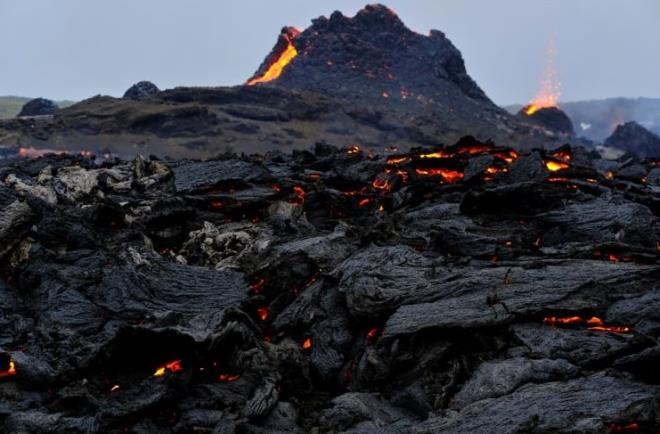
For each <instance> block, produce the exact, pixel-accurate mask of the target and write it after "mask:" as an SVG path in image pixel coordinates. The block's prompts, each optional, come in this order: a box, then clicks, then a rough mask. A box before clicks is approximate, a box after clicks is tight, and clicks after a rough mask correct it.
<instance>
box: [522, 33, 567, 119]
mask: <svg viewBox="0 0 660 434" xmlns="http://www.w3.org/2000/svg"><path fill="white" fill-rule="evenodd" d="M555 54H556V50H555V46H554V43H553V42H552V41H549V42H548V45H547V46H546V49H545V67H544V68H543V75H542V77H541V87H540V88H539V90H538V92H537V93H536V96H535V97H534V99H533V100H532V101H530V103H529V104H528V105H527V106H526V107H525V108H524V110H525V114H526V115H527V116H531V115H533V114H534V113H535V112H536V111H537V110H539V109H542V108H545V107H557V101H558V100H559V95H560V93H561V92H560V86H561V83H559V81H558V79H557V71H556V69H555Z"/></svg>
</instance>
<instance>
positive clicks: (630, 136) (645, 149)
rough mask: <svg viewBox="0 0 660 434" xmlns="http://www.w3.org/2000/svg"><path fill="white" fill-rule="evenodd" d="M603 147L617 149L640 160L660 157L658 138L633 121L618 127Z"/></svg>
mask: <svg viewBox="0 0 660 434" xmlns="http://www.w3.org/2000/svg"><path fill="white" fill-rule="evenodd" d="M605 146H611V147H613V148H619V149H622V150H624V151H628V152H630V153H632V154H634V155H638V156H639V157H641V158H651V157H660V137H658V136H657V135H655V134H653V133H652V132H650V131H649V130H647V129H646V128H644V127H643V126H641V125H640V124H638V123H637V122H634V121H631V122H626V123H625V124H621V125H618V126H617V127H616V129H615V130H614V132H613V133H612V135H611V136H609V137H608V138H607V139H605Z"/></svg>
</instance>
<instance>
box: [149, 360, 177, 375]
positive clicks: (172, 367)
mask: <svg viewBox="0 0 660 434" xmlns="http://www.w3.org/2000/svg"><path fill="white" fill-rule="evenodd" d="M166 371H169V372H172V373H175V372H179V371H183V367H181V360H174V361H172V362H169V363H166V364H164V365H163V366H160V367H159V368H158V369H156V372H154V374H153V376H154V377H162V376H163V375H165V372H166Z"/></svg>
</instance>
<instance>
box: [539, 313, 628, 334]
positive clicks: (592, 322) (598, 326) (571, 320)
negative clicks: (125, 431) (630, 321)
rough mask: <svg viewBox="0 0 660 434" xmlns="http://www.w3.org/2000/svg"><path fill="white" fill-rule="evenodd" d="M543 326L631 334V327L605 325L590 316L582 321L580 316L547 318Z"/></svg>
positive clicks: (598, 319) (595, 317) (600, 320)
mask: <svg viewBox="0 0 660 434" xmlns="http://www.w3.org/2000/svg"><path fill="white" fill-rule="evenodd" d="M543 324H547V325H551V326H559V327H561V326H564V327H566V326H586V327H587V329H588V330H591V331H596V332H610V333H630V332H632V328H631V327H627V326H614V325H605V323H604V322H603V320H602V319H600V318H598V317H597V316H592V317H591V318H589V319H584V318H582V317H581V316H577V315H576V316H567V317H556V316H548V317H545V318H544V319H543Z"/></svg>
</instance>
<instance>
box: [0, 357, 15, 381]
mask: <svg viewBox="0 0 660 434" xmlns="http://www.w3.org/2000/svg"><path fill="white" fill-rule="evenodd" d="M12 375H16V364H15V363H14V361H13V360H10V361H9V368H8V369H7V370H6V371H0V378H3V377H10V376H12Z"/></svg>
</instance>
